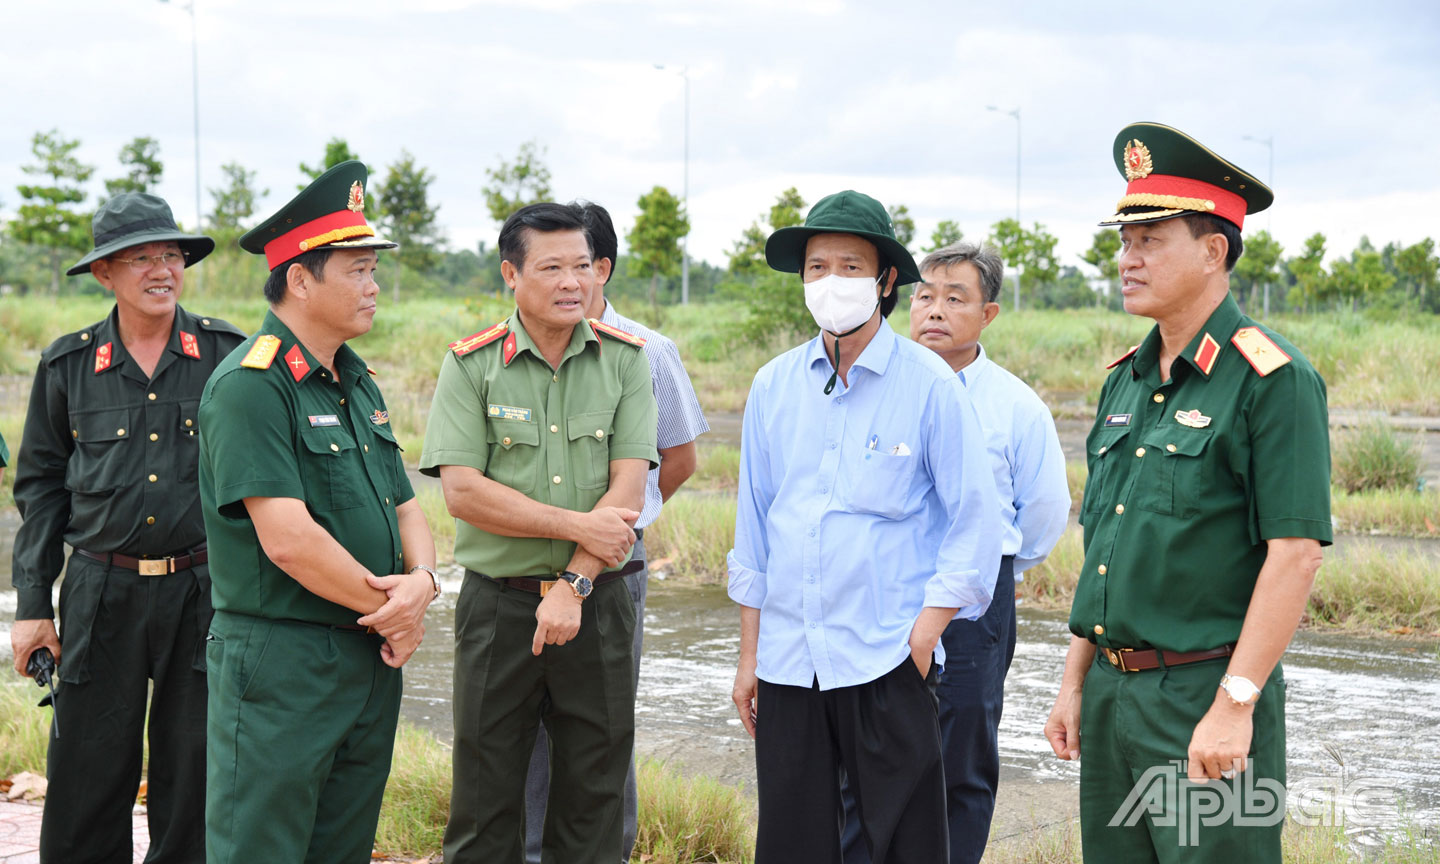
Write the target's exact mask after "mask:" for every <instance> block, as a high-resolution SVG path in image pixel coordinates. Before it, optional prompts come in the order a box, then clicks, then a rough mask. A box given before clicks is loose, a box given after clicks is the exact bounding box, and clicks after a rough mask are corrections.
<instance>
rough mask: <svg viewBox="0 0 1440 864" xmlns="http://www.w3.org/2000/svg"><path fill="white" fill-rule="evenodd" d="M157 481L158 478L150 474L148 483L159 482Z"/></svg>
mask: <svg viewBox="0 0 1440 864" xmlns="http://www.w3.org/2000/svg"><path fill="white" fill-rule="evenodd" d="M159 479H160V478H159V477H156V476H155V475H154V474H151V475H150V482H151V483H154V482H155V481H156V480H159Z"/></svg>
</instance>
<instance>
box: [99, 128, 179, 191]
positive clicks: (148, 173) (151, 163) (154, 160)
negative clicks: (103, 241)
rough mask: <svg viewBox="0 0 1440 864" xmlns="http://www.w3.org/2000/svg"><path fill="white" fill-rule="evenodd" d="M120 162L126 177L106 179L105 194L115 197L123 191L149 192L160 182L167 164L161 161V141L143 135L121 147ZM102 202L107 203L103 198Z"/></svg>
mask: <svg viewBox="0 0 1440 864" xmlns="http://www.w3.org/2000/svg"><path fill="white" fill-rule="evenodd" d="M120 164H121V165H122V166H124V168H125V176H124V177H116V178H115V179H113V180H106V181H105V194H106V195H107V196H108V197H111V198H113V197H115V196H116V195H119V194H120V193H122V192H149V191H150V190H151V189H153V188H155V186H156V185H158V184H159V183H160V177H161V175H163V174H164V173H165V166H164V165H163V164H161V162H160V142H159V141H156V140H155V139H154V138H151V137H149V136H148V135H142V136H140V137H137V138H135V139H133V140H131V141H130V143H128V144H126V145H125V146H124V147H121V148H120ZM100 203H101V204H104V203H105V200H104V199H103V198H102V199H101V200H100Z"/></svg>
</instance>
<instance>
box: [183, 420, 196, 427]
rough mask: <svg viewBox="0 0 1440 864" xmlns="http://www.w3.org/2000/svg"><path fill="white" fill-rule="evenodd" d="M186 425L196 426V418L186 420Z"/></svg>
mask: <svg viewBox="0 0 1440 864" xmlns="http://www.w3.org/2000/svg"><path fill="white" fill-rule="evenodd" d="M185 425H186V426H194V425H195V421H194V420H186V421H185Z"/></svg>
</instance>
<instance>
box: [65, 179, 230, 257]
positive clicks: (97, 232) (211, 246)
mask: <svg viewBox="0 0 1440 864" xmlns="http://www.w3.org/2000/svg"><path fill="white" fill-rule="evenodd" d="M90 228H91V231H92V233H93V234H94V237H95V248H94V249H92V250H91V251H90V254H88V255H86V256H85V257H84V258H81V259H80V260H79V261H78V262H77V263H76V264H75V266H74V267H71V268H70V269H69V270H66V271H65V275H66V276H78V275H79V274H81V273H89V272H90V265H91V264H93V263H95V262H96V261H99V260H100V259H101V258H108V257H110V256H111V255H114V254H115V253H116V252H119V251H120V250H122V249H129V248H130V247H131V246H140V245H142V244H145V243H165V242H169V241H174V242H176V243H179V244H180V251H181V252H183V253H185V266H186V267H189V266H190V265H191V264H194V263H196V262H198V261H199V260H200V259H202V258H204V257H205V256H206V255H209V254H210V253H211V252H214V251H215V241H214V240H212V239H210V238H209V237H206V236H205V235H203V234H186V233H185V232H183V231H181V230H180V228H179V226H177V225H176V224H175V217H174V216H173V215H172V214H171V213H170V205H169V204H166V203H165V199H164V198H161V197H160V196H158V195H151V194H150V193H148V192H122V193H120V194H119V195H116V196H115V197H114V198H111V199H110V200H109V201H106V202H105V203H104V204H102V205H101V206H100V209H99V210H96V211H95V217H94V218H93V219H92V220H91V221H90Z"/></svg>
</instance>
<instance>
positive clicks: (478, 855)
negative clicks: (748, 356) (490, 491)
mask: <svg viewBox="0 0 1440 864" xmlns="http://www.w3.org/2000/svg"><path fill="white" fill-rule="evenodd" d="M602 334H603V336H604V338H603V339H602V338H601V336H602ZM640 344H643V343H641V342H639V340H636V339H635V338H634V337H632V336H630V335H629V334H624V333H621V332H620V331H617V330H614V329H613V328H608V327H606V326H605V325H603V324H598V323H593V322H592V323H590V324H585V323H581V324H580V325H578V326H576V327H575V329H574V332H573V333H572V335H571V339H570V344H569V346H567V348H566V349H565V353H564V355H563V357H562V359H561V361H560V364H559V366H558V367H555V368H552V367H551V366H550V364H549V362H547V361H546V360H545V358H544V357H543V356H542V355H541V353H540V351H539V350H538V349H537V348H536V347H535V343H534V342H533V341H532V340H531V339H530V336H529V334H528V333H526V331H525V328H524V327H523V326H521V321H520V316H519V312H518V311H517V312H516V313H515V314H514V315H512V316H511V317H510V319H508V320H507V321H505V322H503V323H501V324H498V325H496V326H495V327H492V328H490V329H489V330H488V331H483V332H481V333H477V334H475V336H472V337H470V338H469V339H465V340H460V341H459V342H456V343H453V344H452V345H451V349H452V350H451V351H450V352H449V353H447V354H446V355H445V360H444V363H443V364H442V365H441V368H440V377H439V380H438V381H437V383H436V387H435V401H434V405H433V406H432V408H431V411H430V418H429V426H428V429H427V430H426V435H425V448H424V453H423V455H422V456H421V460H420V468H421V470H422V471H423V472H425V473H428V474H431V475H436V474H438V473H439V467H440V466H442V465H461V466H467V467H470V468H474V469H476V470H477V471H481V472H483V473H484V474H485V475H486V476H487V477H489V478H490V479H492V480H494V481H496V482H498V483H502V484H504V485H506V486H509V487H510V488H512V489H515V490H516V491H519V492H522V493H524V494H525V495H527V496H528V497H530V498H533V499H535V500H537V501H540V502H542V503H545V504H550V505H552V506H555V507H562V508H565V509H567V510H576V511H589V510H591V509H593V508H594V506H595V504H596V502H598V501H599V500H600V498H601V497H602V496H603V495H604V494H605V492H606V491H607V489H608V487H609V476H610V462H611V461H612V460H615V459H645V460H647V461H648V462H650V463H651V465H652V466H653V465H655V464H658V462H659V453H658V452H657V450H656V447H655V435H656V431H655V430H656V422H657V418H656V407H655V398H654V394H653V392H652V389H651V384H650V366H649V362H648V361H647V360H646V358H645V354H644V352H643V351H641V350H640V349H639V345H640ZM574 553H575V544H574V543H571V542H568V541H564V540H553V539H545V538H526V537H501V536H498V535H495V534H490V533H488V532H485V531H482V530H480V529H479V528H476V527H475V526H473V525H470V524H468V523H466V522H464V521H460V520H457V526H456V539H455V558H456V560H457V561H459V562H460V563H462V564H464V565H465V567H466V568H467V569H466V578H465V582H464V585H463V587H462V588H461V591H460V598H459V600H458V602H457V605H456V609H455V708H454V711H455V750H454V778H455V779H454V788H453V791H452V799H451V805H450V822H449V825H448V827H447V828H446V832H445V860H446V861H451V862H456V864H460V862H501V861H511V862H518V861H520V860H522V856H523V849H524V836H523V821H524V787H525V772H526V766H527V764H528V763H529V760H530V752H531V750H532V749H533V745H534V741H535V735H536V729H537V725H538V721H539V720H540V719H541V717H542V716H543V718H544V721H545V728H546V730H547V731H548V732H549V734H550V740H551V745H550V746H551V766H552V777H551V779H552V782H551V786H550V788H551V800H550V805H549V810H548V812H549V813H550V814H551V816H550V817H549V818H548V819H547V823H546V827H545V836H544V841H543V853H542V854H543V856H544V860H546V861H563V862H567V864H570V862H589V861H603V862H605V864H612V862H613V861H614V860H615V859H616V858H617V857H618V855H619V849H620V833H621V816H622V793H623V789H624V784H625V774H626V771H627V768H628V765H629V761H630V752H631V745H632V743H633V739H634V729H635V715H634V705H635V701H634V692H635V691H634V671H633V664H632V660H631V642H632V639H633V634H634V627H635V608H634V604H633V603H632V602H631V600H630V595H629V592H628V591H627V590H626V588H625V584H624V580H621V579H615V580H613V581H609V582H606V583H605V584H597V587H596V588H595V590H594V592H593V593H592V594H591V596H590V597H589V599H587V600H586V601H585V603H584V605H583V607H582V613H581V614H582V618H581V624H580V632H579V635H578V636H577V638H576V639H574V640H571V641H569V642H566V643H565V644H564V645H563V646H556V645H547V646H545V649H544V650H543V651H542V652H541V654H540V656H539V657H535V656H533V655H532V654H531V639H532V637H533V636H534V633H535V610H536V607H538V606H539V604H540V596H539V595H538V594H534V593H529V592H527V591H523V590H520V589H518V588H509V587H506V586H504V584H503V583H504V580H505V579H507V578H510V577H535V576H541V577H544V576H549V577H553V576H554V575H555V574H556V573H558V572H560V571H562V570H564V569H565V568H566V566H567V565H568V563H569V561H570V559H571V557H572V556H573V555H574ZM616 569H617V568H610V571H615V570H616ZM481 574H484V575H483V576H482V575H481ZM486 577H490V578H486ZM497 580H498V581H497ZM597 582H598V580H597Z"/></svg>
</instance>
